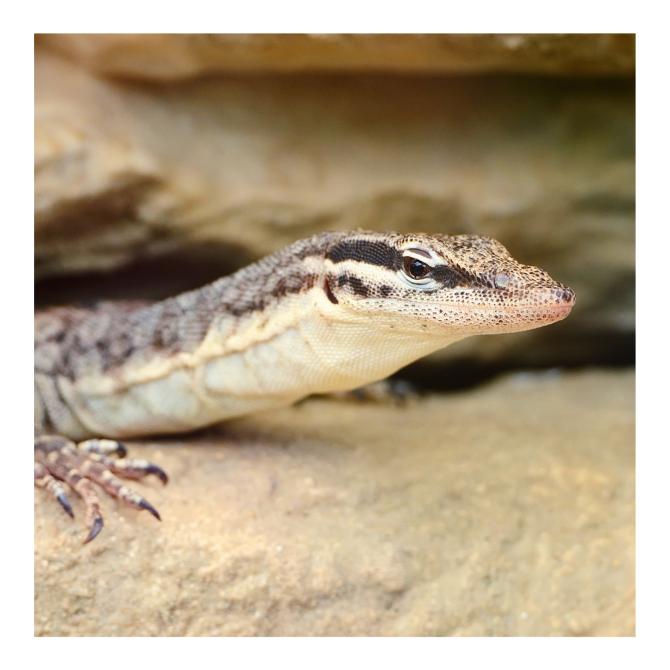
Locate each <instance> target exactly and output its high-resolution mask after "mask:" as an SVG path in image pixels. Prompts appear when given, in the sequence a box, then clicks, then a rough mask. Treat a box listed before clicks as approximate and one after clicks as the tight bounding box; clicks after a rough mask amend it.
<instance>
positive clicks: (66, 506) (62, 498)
mask: <svg viewBox="0 0 670 670" xmlns="http://www.w3.org/2000/svg"><path fill="white" fill-rule="evenodd" d="M56 500H58V502H59V503H60V506H61V507H62V508H63V510H65V513H66V514H67V515H68V516H69V517H70V518H71V519H74V512H73V511H72V505H70V501H69V500H68V498H67V496H66V495H65V494H64V493H59V494H58V495H57V496H56ZM91 539H93V538H91Z"/></svg>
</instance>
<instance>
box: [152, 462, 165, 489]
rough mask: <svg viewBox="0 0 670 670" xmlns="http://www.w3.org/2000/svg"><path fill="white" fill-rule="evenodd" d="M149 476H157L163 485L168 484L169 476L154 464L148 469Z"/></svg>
mask: <svg viewBox="0 0 670 670" xmlns="http://www.w3.org/2000/svg"><path fill="white" fill-rule="evenodd" d="M147 474H148V475H156V477H158V479H160V480H161V482H162V483H163V485H165V484H167V483H168V476H167V473H166V472H165V470H163V469H162V468H159V467H158V466H157V465H154V464H153V463H150V464H149V467H148V468H147Z"/></svg>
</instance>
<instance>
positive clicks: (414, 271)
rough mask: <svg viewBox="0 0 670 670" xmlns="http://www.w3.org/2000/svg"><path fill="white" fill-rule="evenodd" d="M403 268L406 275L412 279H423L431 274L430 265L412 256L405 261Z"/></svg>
mask: <svg viewBox="0 0 670 670" xmlns="http://www.w3.org/2000/svg"><path fill="white" fill-rule="evenodd" d="M403 266H404V270H405V273H406V274H407V275H409V276H410V277H411V278H412V279H423V278H424V277H425V276H426V275H427V274H428V273H429V272H430V265H428V264H427V263H424V262H423V261H420V260H418V259H417V258H412V257H411V256H407V257H406V258H405V259H404V261H403Z"/></svg>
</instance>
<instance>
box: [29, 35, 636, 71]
mask: <svg viewBox="0 0 670 670" xmlns="http://www.w3.org/2000/svg"><path fill="white" fill-rule="evenodd" d="M38 39H39V41H40V43H42V44H47V45H48V46H50V47H52V48H54V49H58V50H59V51H61V52H62V53H64V54H67V55H68V56H69V57H71V58H73V59H75V60H77V61H78V62H79V63H81V64H82V65H83V66H84V67H87V68H89V69H91V70H94V71H96V72H100V73H102V74H106V75H113V76H122V77H136V78H140V79H157V80H161V79H163V80H170V79H178V78H182V77H193V76H197V75H201V74H213V73H222V72H232V71H237V72H263V71H264V72H304V71H336V72H341V71H349V72H360V71H369V70H375V71H381V72H411V73H417V72H433V73H445V72H457V73H462V72H526V73H528V72H536V73H551V74H577V75H581V74H590V75H593V74H600V75H602V74H624V75H630V74H632V73H633V71H634V69H635V38H634V36H633V35H513V34H510V35H327V34H321V35H318V34H317V35H41V36H39V37H38Z"/></svg>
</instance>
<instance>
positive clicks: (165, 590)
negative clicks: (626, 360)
mask: <svg viewBox="0 0 670 670" xmlns="http://www.w3.org/2000/svg"><path fill="white" fill-rule="evenodd" d="M633 399H634V377H633V373H632V372H584V373H574V374H558V373H550V374H546V373H545V374H544V375H527V374H518V375H515V376H512V377H507V378H504V379H502V380H500V381H497V382H495V383H493V384H490V385H487V386H485V387H480V388H478V389H475V390H473V391H470V392H463V393H459V394H451V395H435V396H429V397H425V398H422V399H420V400H418V401H416V402H414V403H412V404H410V405H409V406H407V407H404V408H398V407H394V406H389V405H366V404H357V403H353V402H342V401H334V400H328V399H313V400H309V401H307V402H305V403H304V404H302V405H299V406H297V407H294V408H289V409H286V410H281V411H277V412H272V413H267V414H264V415H259V416H257V417H253V418H248V419H244V420H239V421H235V422H232V423H230V424H228V425H227V426H226V427H224V428H221V429H217V430H213V431H210V432H209V433H207V434H205V435H202V436H198V437H193V438H188V439H171V440H163V441H150V442H145V443H142V444H140V443H138V444H134V445H132V446H133V453H134V454H135V455H136V456H140V457H146V458H150V459H152V460H155V461H157V462H159V463H160V464H162V465H163V466H164V467H165V468H166V469H167V470H168V471H169V473H170V475H171V477H172V480H171V483H170V484H169V485H168V486H167V487H166V488H161V487H160V485H158V484H147V485H139V486H138V488H140V489H141V490H142V491H143V492H145V493H146V495H147V497H148V498H149V499H150V500H151V501H152V502H153V503H154V504H155V505H156V506H157V507H158V508H159V509H160V511H161V513H162V515H163V519H164V520H163V523H162V524H158V523H157V522H155V521H154V520H153V519H152V518H151V517H149V515H148V514H146V513H136V512H134V511H129V510H124V509H119V508H118V507H117V505H116V504H115V503H114V502H112V501H110V500H109V499H104V500H103V503H104V509H105V512H106V518H107V525H106V527H105V529H104V530H103V533H102V534H101V535H100V536H99V537H98V538H97V539H96V540H95V542H93V543H92V544H91V545H88V546H85V547H83V546H82V545H81V540H82V539H83V536H84V530H83V528H82V526H81V525H80V524H81V517H82V509H81V507H80V506H79V505H78V506H77V508H76V511H77V513H78V523H72V522H70V521H69V519H68V518H67V517H66V516H65V515H64V514H63V513H62V512H61V511H60V510H59V509H57V506H56V505H55V504H53V503H51V502H48V504H47V501H46V499H45V497H44V495H43V492H41V491H40V492H37V493H36V511H35V515H36V552H35V596H36V601H35V631H36V634H37V635H632V634H634V631H635V627H634V626H635V623H634V622H635V619H634V406H633Z"/></svg>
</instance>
